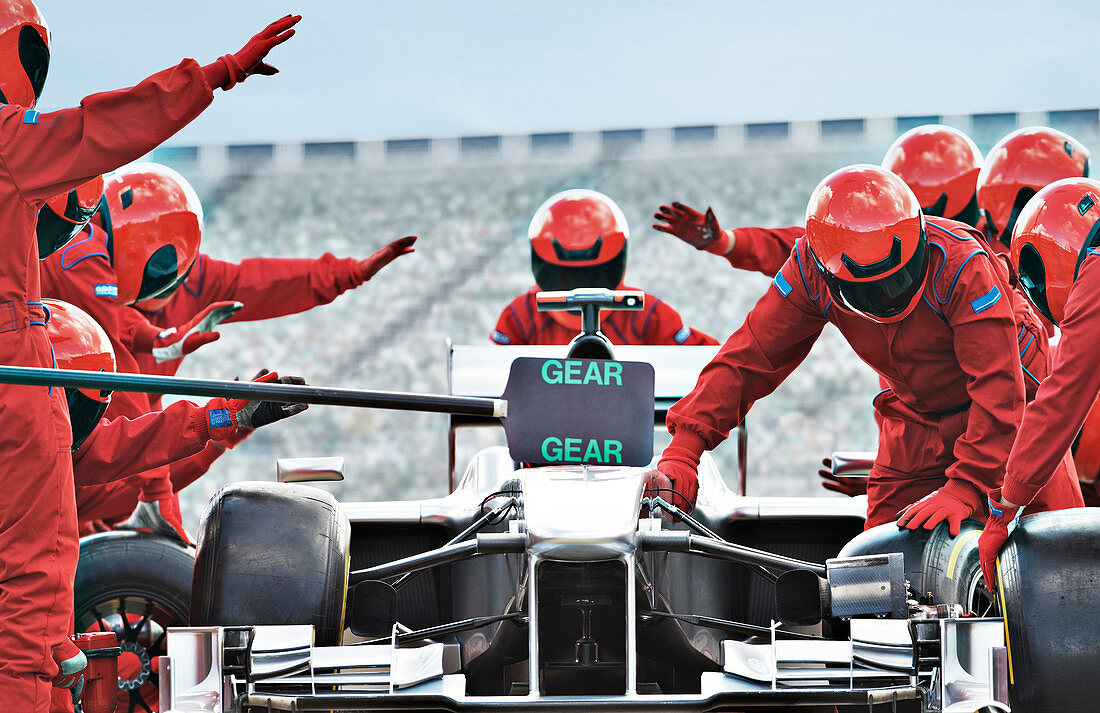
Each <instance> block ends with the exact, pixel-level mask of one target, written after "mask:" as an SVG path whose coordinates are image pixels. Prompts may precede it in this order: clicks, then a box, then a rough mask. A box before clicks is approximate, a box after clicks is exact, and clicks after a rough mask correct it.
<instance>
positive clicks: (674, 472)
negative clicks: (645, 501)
mask: <svg viewBox="0 0 1100 713" xmlns="http://www.w3.org/2000/svg"><path fill="white" fill-rule="evenodd" d="M698 494H699V456H698V454H695V453H692V452H691V451H690V450H688V449H687V448H683V447H681V446H672V445H670V446H668V447H667V448H665V450H664V452H663V453H662V454H661V460H660V461H659V462H658V463H657V472H656V473H655V474H653V475H651V476H650V480H649V482H648V483H647V484H646V495H647V496H649V497H654V496H658V495H659V496H661V497H662V498H664V499H665V500H667V501H668V502H670V503H672V504H673V505H675V506H676V507H678V508H680V509H681V510H683V511H684V512H689V513H690V512H691V511H692V510H694V509H695V499H696V497H697V496H698Z"/></svg>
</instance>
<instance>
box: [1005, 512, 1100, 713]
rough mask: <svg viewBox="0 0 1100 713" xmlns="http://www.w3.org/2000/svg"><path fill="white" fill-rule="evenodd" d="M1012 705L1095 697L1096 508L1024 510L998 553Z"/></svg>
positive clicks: (1085, 705)
mask: <svg viewBox="0 0 1100 713" xmlns="http://www.w3.org/2000/svg"><path fill="white" fill-rule="evenodd" d="M1000 577H1001V581H1002V582H1003V599H1001V598H1000V596H999V597H998V599H999V603H1001V604H1002V605H1003V607H1004V608H1003V612H1004V616H1005V620H1006V622H1007V626H1006V629H1007V631H1008V650H1009V660H1010V661H1011V666H1012V668H1011V681H1012V682H1011V685H1010V686H1009V691H1010V694H1011V703H1012V709H1013V710H1025V711H1029V712H1030V713H1053V712H1054V711H1058V712H1059V713H1062V712H1063V711H1083V710H1093V706H1094V705H1096V701H1098V700H1100V676H1097V675H1096V665H1095V654H1096V642H1097V641H1100V618H1098V617H1097V616H1096V612H1097V599H1096V598H1097V591H1098V590H1100V508H1078V509H1074V510H1061V511H1057V512H1043V513H1036V514H1035V515H1028V516H1025V517H1023V518H1021V520H1020V524H1019V527H1017V529H1016V531H1015V532H1013V533H1012V535H1011V536H1010V537H1009V539H1008V542H1007V544H1006V545H1005V548H1004V549H1003V550H1002V551H1001V556H1000Z"/></svg>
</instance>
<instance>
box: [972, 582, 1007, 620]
mask: <svg viewBox="0 0 1100 713" xmlns="http://www.w3.org/2000/svg"><path fill="white" fill-rule="evenodd" d="M966 605H967V607H968V608H969V610H970V612H971V613H973V614H976V615H977V616H1000V615H1001V612H1000V602H998V601H997V597H995V596H993V593H992V592H990V591H989V589H987V588H986V586H985V580H984V579H983V578H982V573H981V572H980V571H979V572H975V573H974V578H973V579H971V580H970V589H969V591H968V592H967V595H966Z"/></svg>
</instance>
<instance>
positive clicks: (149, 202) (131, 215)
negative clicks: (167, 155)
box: [97, 163, 203, 304]
mask: <svg viewBox="0 0 1100 713" xmlns="http://www.w3.org/2000/svg"><path fill="white" fill-rule="evenodd" d="M103 193H104V202H105V203H106V206H107V209H106V211H102V210H101V211H100V212H99V213H98V214H97V215H98V217H99V219H100V220H101V221H102V223H103V228H104V229H105V230H106V231H107V234H108V236H109V241H110V242H109V244H110V250H111V256H112V260H113V262H114V268H115V273H116V274H117V275H118V301H119V303H120V304H133V303H135V302H138V301H140V300H146V299H149V298H151V297H166V296H168V295H169V294H171V293H172V292H173V291H174V290H175V289H176V288H177V287H179V286H180V285H181V284H182V283H183V281H184V280H186V279H187V272H188V271H189V270H190V269H191V265H193V264H194V262H195V258H196V257H198V254H199V243H200V242H201V240H202V220H203V218H202V204H201V203H200V202H199V197H198V195H197V194H196V193H195V189H193V188H192V187H191V184H190V183H188V182H187V180H186V179H185V178H184V177H183V176H181V175H179V174H178V173H176V172H175V171H173V170H172V169H170V168H168V167H167V166H161V165H159V164H155V163H135V164H131V165H130V166H126V167H124V168H121V169H119V170H118V171H116V172H115V173H112V174H110V175H108V176H107V180H106V185H105V186H104V189H103Z"/></svg>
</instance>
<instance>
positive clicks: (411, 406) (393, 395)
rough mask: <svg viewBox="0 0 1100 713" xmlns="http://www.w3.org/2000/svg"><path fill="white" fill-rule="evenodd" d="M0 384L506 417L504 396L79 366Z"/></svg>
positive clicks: (33, 372) (21, 373) (17, 375)
mask: <svg viewBox="0 0 1100 713" xmlns="http://www.w3.org/2000/svg"><path fill="white" fill-rule="evenodd" d="M0 383H3V384H24V385H27V386H66V387H73V388H79V389H99V390H101V391H136V392H138V393H144V394H180V395H183V396H221V397H224V398H233V399H249V400H252V399H266V400H269V401H288V402H296V403H306V404H326V405H329V406H357V407H360V408H385V409H396V410H399V411H429V412H433V413H453V414H461V415H466V416H490V417H496V418H503V417H505V416H507V415H508V402H507V401H505V400H504V399H483V398H475V397H472V396H438V395H436V394H416V393H407V392H402V391H365V390H362V389H334V388H328V387H323V386H309V385H304V386H302V385H296V384H275V383H264V382H260V383H257V382H254V381H224V380H219V379H188V378H182V377H178V376H149V375H146V374H119V373H110V372H103V371H77V370H75V369H42V368H38V367H29V366H0Z"/></svg>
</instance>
